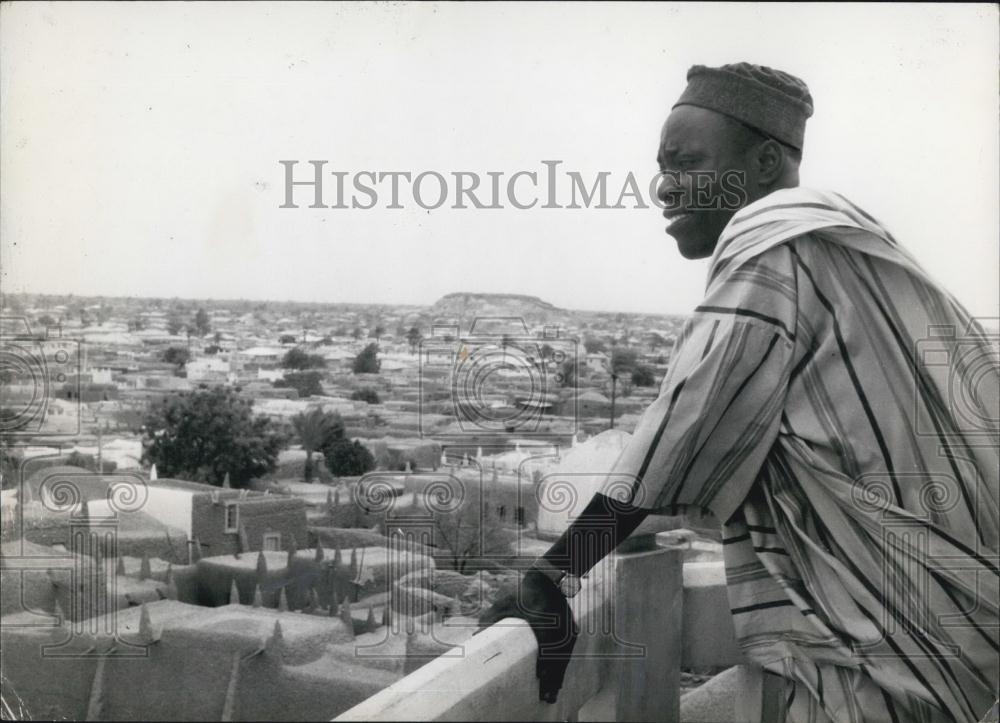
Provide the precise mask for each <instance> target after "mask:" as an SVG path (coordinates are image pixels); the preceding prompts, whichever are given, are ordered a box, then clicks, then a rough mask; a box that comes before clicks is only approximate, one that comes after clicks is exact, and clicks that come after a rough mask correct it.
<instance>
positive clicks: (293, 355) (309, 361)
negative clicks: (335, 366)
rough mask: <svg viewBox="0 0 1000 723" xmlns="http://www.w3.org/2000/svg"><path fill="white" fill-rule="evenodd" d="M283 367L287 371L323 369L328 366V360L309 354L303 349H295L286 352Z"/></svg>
mask: <svg viewBox="0 0 1000 723" xmlns="http://www.w3.org/2000/svg"><path fill="white" fill-rule="evenodd" d="M281 366H283V367H284V368H285V369H299V370H305V369H322V368H323V367H325V366H326V359H324V358H323V357H322V356H320V355H319V354H307V353H306V352H304V351H302V349H301V348H299V347H295V348H294V349H289V350H288V351H287V352H285V356H284V358H283V359H282V360H281Z"/></svg>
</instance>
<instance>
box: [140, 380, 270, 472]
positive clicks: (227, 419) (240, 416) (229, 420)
mask: <svg viewBox="0 0 1000 723" xmlns="http://www.w3.org/2000/svg"><path fill="white" fill-rule="evenodd" d="M143 428H144V432H143V436H144V446H145V452H144V453H143V460H144V461H145V462H148V463H150V464H155V465H156V468H157V470H158V472H159V473H160V475H162V476H164V477H179V478H181V479H187V480H192V481H195V482H206V483H208V484H213V485H221V484H222V481H223V479H224V478H225V476H226V473H227V472H228V473H229V474H230V475H231V482H232V484H233V486H236V487H243V486H246V484H247V483H248V482H249V481H250V480H251V479H252V478H254V477H259V476H261V475H264V474H267V473H268V472H272V471H274V469H275V466H276V464H277V459H278V452H279V451H280V450H281V449H282V448H283V447H284V446H285V444H286V442H287V437H286V435H285V434H284V433H283V432H282V431H280V430H279V429H278V428H277V427H276V426H275V424H274V422H272V421H271V420H270V419H268V418H267V417H264V416H259V415H255V414H254V413H253V407H252V402H251V401H249V400H246V399H244V398H242V397H241V396H240V395H239V394H238V393H237V392H235V391H234V390H231V389H227V388H225V387H214V388H212V389H205V388H202V389H199V390H197V391H194V392H181V393H179V394H174V395H170V396H168V397H166V398H164V399H162V400H161V401H160V402H159V403H157V404H155V405H153V407H152V408H151V409H150V411H149V413H148V414H147V415H146V417H145V419H144V423H143Z"/></svg>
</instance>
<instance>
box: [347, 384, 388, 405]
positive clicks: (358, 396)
mask: <svg viewBox="0 0 1000 723" xmlns="http://www.w3.org/2000/svg"><path fill="white" fill-rule="evenodd" d="M351 399H353V400H355V401H358V402H367V403H368V404H381V403H382V400H381V399H379V397H378V392H376V391H375V390H374V389H372V388H371V387H365V388H363V389H356V390H354V392H353V393H352V394H351Z"/></svg>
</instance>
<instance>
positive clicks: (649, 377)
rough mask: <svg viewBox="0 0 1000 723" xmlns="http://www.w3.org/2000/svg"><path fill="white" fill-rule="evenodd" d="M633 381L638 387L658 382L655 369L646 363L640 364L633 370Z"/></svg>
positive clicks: (649, 385)
mask: <svg viewBox="0 0 1000 723" xmlns="http://www.w3.org/2000/svg"><path fill="white" fill-rule="evenodd" d="M632 383H633V384H634V385H635V386H637V387H651V386H653V385H654V384H656V377H655V376H654V375H653V370H652V369H650V368H649V367H648V366H646V365H645V364H639V365H637V366H636V368H635V369H633V370H632Z"/></svg>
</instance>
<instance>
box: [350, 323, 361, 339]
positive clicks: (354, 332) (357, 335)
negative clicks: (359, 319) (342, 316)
mask: <svg viewBox="0 0 1000 723" xmlns="http://www.w3.org/2000/svg"><path fill="white" fill-rule="evenodd" d="M361 335H362V332H361V327H360V326H356V327H354V329H352V330H351V336H352V337H354V339H355V341H356V340H358V339H360V338H361Z"/></svg>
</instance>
